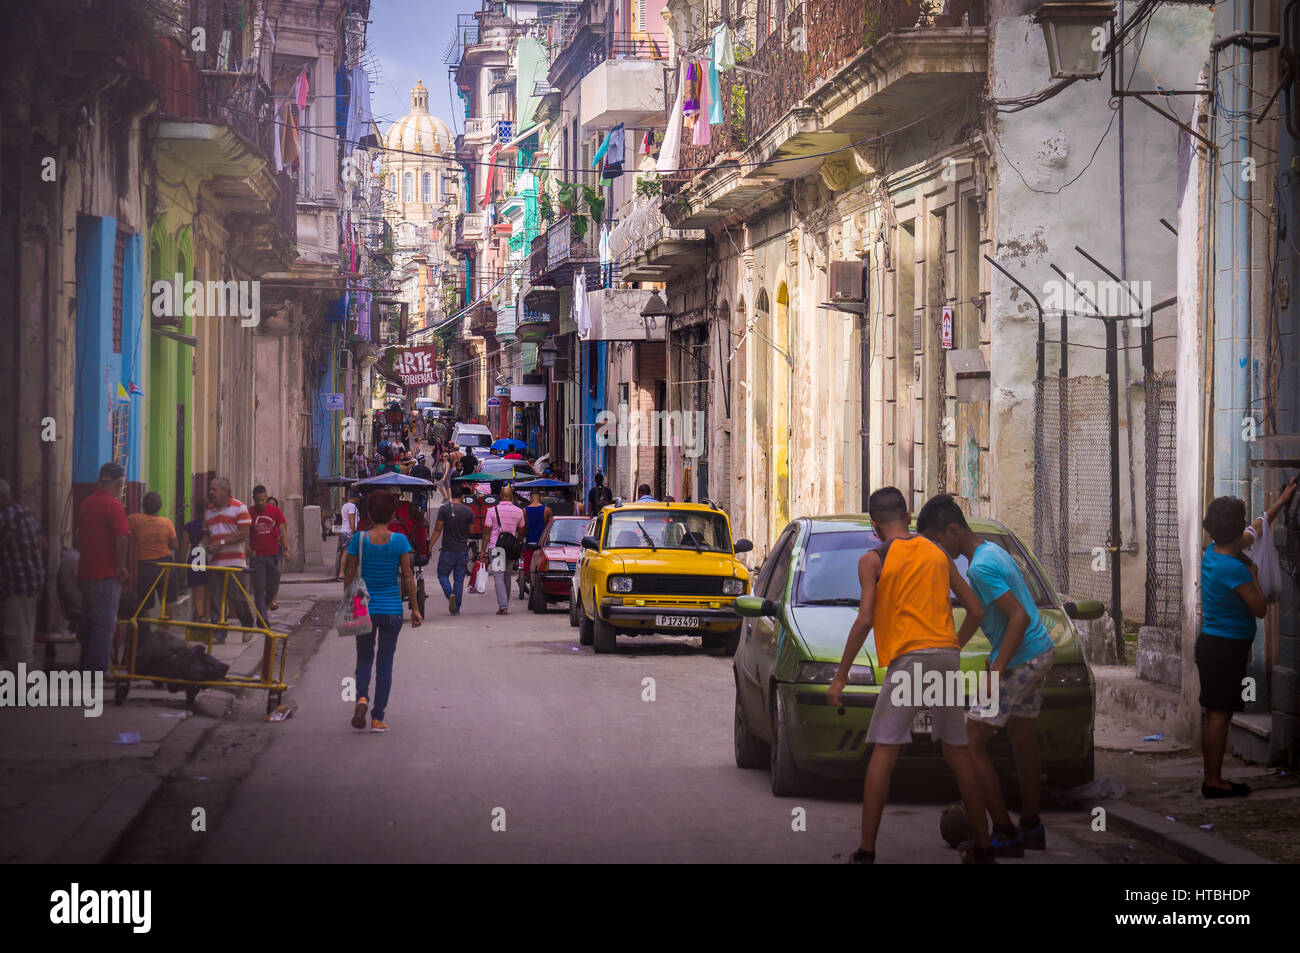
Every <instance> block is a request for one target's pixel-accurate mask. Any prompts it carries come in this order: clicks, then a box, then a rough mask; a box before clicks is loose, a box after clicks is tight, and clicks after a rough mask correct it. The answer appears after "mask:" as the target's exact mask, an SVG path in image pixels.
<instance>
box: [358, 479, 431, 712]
mask: <svg viewBox="0 0 1300 953" xmlns="http://www.w3.org/2000/svg"><path fill="white" fill-rule="evenodd" d="M365 505H366V512H367V514H368V515H369V516H370V522H371V523H372V524H373V525H372V527H371V528H370V529H369V530H365V531H362V532H358V533H356V534H355V535H354V536H353V537H352V541H351V542H350V543H348V549H347V557H346V559H345V561H344V563H343V591H344V593H347V592H348V591H349V590H350V589H351V587H352V581H353V580H354V579H355V578H356V576H357V567H358V564H360V567H361V578H362V579H364V580H365V583H366V589H367V590H368V591H369V593H370V606H369V608H370V618H371V621H372V622H373V623H374V624H373V626H372V628H371V630H370V631H369V632H367V633H366V634H365V635H358V636H357V637H356V638H357V670H356V676H357V692H358V696H357V704H356V709H355V710H354V711H353V714H352V727H353V728H363V729H364V728H365V727H366V707H367V705H368V703H369V697H368V695H369V692H370V668H371V664H372V663H375V707H374V711H373V712H372V713H371V716H372V720H371V722H370V730H371V731H388V730H389V729H388V725H387V724H385V723H384V709H385V708H387V707H388V693H389V689H390V688H391V687H392V684H393V656H394V655H395V654H396V653H397V635H398V633H399V632H401V631H402V592H403V591H405V593H406V596H407V598H408V599H409V600H410V603H411V628H413V629H414V628H419V625H420V623H421V622H423V621H424V619H423V617H422V616H421V615H420V610H419V602H418V600H417V599H416V596H415V575H414V574H413V573H412V571H411V543H410V540H408V539H407V538H406V537H405V536H403V535H402V534H401V533H394V532H393V531H392V530H390V529H389V528H388V524H389V521H391V520H392V518H393V513H394V512H395V511H396V509H397V498H396V497H395V496H394V495H393V494H392V493H390V492H389V491H388V490H373V491H371V492H370V493H368V494H366V504H365ZM345 598H346V596H345ZM376 640H378V643H379V656H378V658H377V659H376V657H375V642H376Z"/></svg>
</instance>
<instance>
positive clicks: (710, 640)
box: [700, 633, 722, 652]
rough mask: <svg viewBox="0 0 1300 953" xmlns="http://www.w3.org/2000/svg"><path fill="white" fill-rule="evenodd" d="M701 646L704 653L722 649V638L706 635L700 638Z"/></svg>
mask: <svg viewBox="0 0 1300 953" xmlns="http://www.w3.org/2000/svg"><path fill="white" fill-rule="evenodd" d="M700 644H701V645H702V646H704V651H706V652H713V651H715V650H717V649H720V648H722V636H720V635H713V634H711V633H710V634H706V635H701V636H700Z"/></svg>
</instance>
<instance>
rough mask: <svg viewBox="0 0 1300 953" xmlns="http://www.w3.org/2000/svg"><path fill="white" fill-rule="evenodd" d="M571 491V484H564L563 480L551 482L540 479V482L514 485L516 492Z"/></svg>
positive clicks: (530, 481)
mask: <svg viewBox="0 0 1300 953" xmlns="http://www.w3.org/2000/svg"><path fill="white" fill-rule="evenodd" d="M566 486H567V487H568V488H569V489H573V484H572V483H565V482H564V481H563V480H551V479H549V478H542V479H540V480H529V481H528V482H527V483H516V484H515V489H516V490H558V489H562V488H563V487H566Z"/></svg>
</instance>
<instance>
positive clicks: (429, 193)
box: [420, 172, 433, 205]
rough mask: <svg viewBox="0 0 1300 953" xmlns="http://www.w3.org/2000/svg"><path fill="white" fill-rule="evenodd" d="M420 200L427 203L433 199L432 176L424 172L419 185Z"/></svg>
mask: <svg viewBox="0 0 1300 953" xmlns="http://www.w3.org/2000/svg"><path fill="white" fill-rule="evenodd" d="M420 201H421V202H423V203H424V204H425V205H428V204H429V203H431V202H432V201H433V176H432V175H431V174H430V173H428V172H426V173H424V175H423V177H422V182H421V186H420Z"/></svg>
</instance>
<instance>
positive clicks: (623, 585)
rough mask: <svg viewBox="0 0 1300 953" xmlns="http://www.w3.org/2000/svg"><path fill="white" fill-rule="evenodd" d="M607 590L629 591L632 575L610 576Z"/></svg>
mask: <svg viewBox="0 0 1300 953" xmlns="http://www.w3.org/2000/svg"><path fill="white" fill-rule="evenodd" d="M609 591H610V592H631V591H632V577H631V576H610V577H609Z"/></svg>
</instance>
